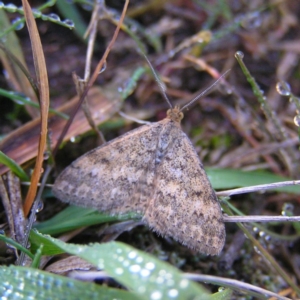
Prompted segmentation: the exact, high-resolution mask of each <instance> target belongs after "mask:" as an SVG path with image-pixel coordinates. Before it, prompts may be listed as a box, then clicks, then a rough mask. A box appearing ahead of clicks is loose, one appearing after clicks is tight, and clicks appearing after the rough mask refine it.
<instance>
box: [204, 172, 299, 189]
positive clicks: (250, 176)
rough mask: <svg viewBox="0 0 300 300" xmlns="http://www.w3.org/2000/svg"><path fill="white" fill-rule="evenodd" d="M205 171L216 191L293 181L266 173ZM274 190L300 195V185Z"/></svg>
mask: <svg viewBox="0 0 300 300" xmlns="http://www.w3.org/2000/svg"><path fill="white" fill-rule="evenodd" d="M205 170H206V173H207V175H208V177H209V180H210V181H211V183H212V186H213V188H214V189H232V188H237V187H247V186H252V185H259V184H267V183H274V182H281V181H289V180H292V179H290V178H286V177H282V176H278V175H274V174H272V173H270V172H266V171H240V170H233V169H214V168H206V169H205ZM274 190H275V191H278V192H285V193H293V194H300V186H299V185H294V186H288V187H282V188H276V189H274ZM270 191H271V190H270Z"/></svg>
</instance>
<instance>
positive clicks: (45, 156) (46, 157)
mask: <svg viewBox="0 0 300 300" xmlns="http://www.w3.org/2000/svg"><path fill="white" fill-rule="evenodd" d="M49 156H50V153H49V151H45V152H44V155H43V158H44V160H47V159H49Z"/></svg>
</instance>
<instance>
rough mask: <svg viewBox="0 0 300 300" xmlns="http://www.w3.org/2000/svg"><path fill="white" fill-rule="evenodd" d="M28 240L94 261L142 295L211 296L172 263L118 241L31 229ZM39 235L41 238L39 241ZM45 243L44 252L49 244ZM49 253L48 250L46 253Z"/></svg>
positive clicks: (172, 296) (150, 296)
mask: <svg viewBox="0 0 300 300" xmlns="http://www.w3.org/2000/svg"><path fill="white" fill-rule="evenodd" d="M33 234H34V236H35V238H34V240H33V239H32V238H31V239H30V240H31V243H38V242H41V243H44V242H45V241H46V240H47V243H48V244H49V243H50V244H51V243H52V247H53V248H52V250H53V249H54V248H56V249H57V251H58V249H60V250H61V251H62V250H63V251H65V252H68V253H70V254H73V255H77V256H78V257H80V258H82V259H85V260H86V261H88V262H90V263H92V264H94V265H95V266H97V267H98V268H99V269H103V270H105V272H106V273H107V274H108V275H109V276H111V277H112V278H114V279H115V280H116V281H118V282H119V283H121V284H122V285H123V286H125V287H126V288H128V289H130V290H132V291H134V292H135V293H136V294H138V295H141V296H142V298H141V299H184V300H185V299H210V295H209V294H208V292H207V291H206V290H205V289H204V288H203V287H201V286H200V285H198V284H196V283H194V282H192V281H189V280H188V279H185V278H184V277H183V273H181V272H180V271H179V270H177V269H176V268H175V267H173V266H171V265H169V264H167V263H165V262H162V261H160V260H159V259H157V258H155V257H153V256H151V255H149V254H147V253H145V252H142V251H140V250H137V249H135V248H133V247H131V246H129V245H126V244H123V243H120V242H110V243H105V244H93V245H88V246H85V245H75V244H66V243H65V242H63V241H60V240H58V239H55V238H52V237H50V236H43V235H42V234H39V233H36V232H35V233H33ZM39 239H40V241H39ZM48 244H47V246H46V245H44V248H43V252H44V251H47V248H48ZM45 254H48V253H45Z"/></svg>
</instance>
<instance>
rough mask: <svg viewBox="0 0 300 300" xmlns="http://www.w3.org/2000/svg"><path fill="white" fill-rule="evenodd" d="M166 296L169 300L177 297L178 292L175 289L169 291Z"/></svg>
mask: <svg viewBox="0 0 300 300" xmlns="http://www.w3.org/2000/svg"><path fill="white" fill-rule="evenodd" d="M168 296H169V297H170V298H175V297H177V296H178V291H177V290H176V289H171V290H169V292H168Z"/></svg>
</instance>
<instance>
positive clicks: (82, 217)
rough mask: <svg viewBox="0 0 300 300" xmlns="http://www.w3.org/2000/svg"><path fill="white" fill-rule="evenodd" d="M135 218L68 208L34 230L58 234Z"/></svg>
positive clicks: (36, 225)
mask: <svg viewBox="0 0 300 300" xmlns="http://www.w3.org/2000/svg"><path fill="white" fill-rule="evenodd" d="M134 218H137V215H136V214H126V215H122V216H110V215H109V214H105V213H101V212H98V211H96V210H95V209H92V208H82V207H78V206H68V207H67V208H66V209H64V210H63V211H61V212H59V213H58V214H57V215H55V216H54V217H53V218H51V219H49V220H47V221H45V222H42V223H39V224H35V226H34V227H35V228H36V229H38V231H40V232H41V233H45V234H51V235H54V234H59V233H63V232H66V231H70V230H74V229H77V228H79V227H83V226H91V225H96V224H102V223H107V222H116V221H122V220H128V219H134Z"/></svg>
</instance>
